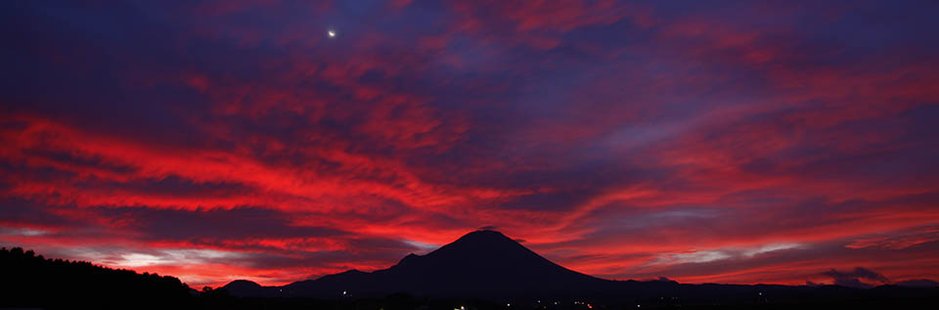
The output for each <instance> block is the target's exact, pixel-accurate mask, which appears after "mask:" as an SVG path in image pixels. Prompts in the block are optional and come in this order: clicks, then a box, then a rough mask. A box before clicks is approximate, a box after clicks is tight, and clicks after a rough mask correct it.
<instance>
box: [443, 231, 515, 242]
mask: <svg viewBox="0 0 939 310" xmlns="http://www.w3.org/2000/svg"><path fill="white" fill-rule="evenodd" d="M464 239H473V240H487V241H488V240H492V241H506V240H507V241H512V242H515V240H512V239H511V238H509V237H508V236H506V235H504V234H502V233H501V232H498V231H495V230H491V229H480V230H475V231H471V232H469V233H467V234H465V235H463V236H462V237H460V239H457V241H460V240H464Z"/></svg>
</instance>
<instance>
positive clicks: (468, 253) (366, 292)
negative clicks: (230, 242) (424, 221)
mask: <svg viewBox="0 0 939 310" xmlns="http://www.w3.org/2000/svg"><path fill="white" fill-rule="evenodd" d="M622 283H623V282H618V281H610V280H605V279H600V278H595V277H592V276H589V275H585V274H582V273H579V272H576V271H573V270H570V269H567V268H564V267H562V266H560V265H558V264H555V263H553V262H551V261H549V260H547V259H545V258H544V257H541V256H540V255H538V254H536V253H535V252H532V251H531V250H529V249H528V248H526V247H524V246H522V245H521V244H519V243H518V242H517V241H515V240H512V239H511V238H509V237H507V236H505V235H503V234H502V233H500V232H497V231H493V230H477V231H474V232H471V233H468V234H466V235H464V236H462V237H460V238H459V239H457V240H456V241H454V242H452V243H450V244H447V245H444V246H443V247H440V248H439V249H437V250H434V251H433V252H430V253H428V254H426V255H415V254H409V255H407V256H405V257H404V258H403V259H401V261H399V262H398V263H397V264H395V265H394V266H392V267H390V268H388V269H383V270H378V271H374V272H362V271H358V270H350V271H346V272H343V273H339V274H333V275H327V276H323V277H321V278H318V279H315V280H306V281H300V282H295V283H292V284H289V285H286V286H283V287H261V286H259V285H256V284H253V283H252V284H248V283H245V281H238V282H237V283H236V282H232V283H230V284H228V285H226V286H225V287H223V288H224V289H227V290H229V292H230V293H231V294H233V295H239V296H254V297H272V296H303V297H336V296H340V297H341V296H379V295H387V294H392V293H409V294H416V295H428V296H477V297H479V296H515V297H518V296H529V295H552V296H556V295H570V294H580V295H583V294H587V293H602V292H605V291H609V290H612V289H615V288H616V287H619V286H621V284H622ZM660 284H669V283H668V282H663V283H660ZM672 284H674V283H672Z"/></svg>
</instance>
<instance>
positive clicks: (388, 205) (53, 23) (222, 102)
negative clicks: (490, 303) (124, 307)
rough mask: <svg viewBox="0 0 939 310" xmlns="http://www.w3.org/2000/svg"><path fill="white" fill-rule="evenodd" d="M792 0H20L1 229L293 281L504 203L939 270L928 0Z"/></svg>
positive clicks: (635, 247)
mask: <svg viewBox="0 0 939 310" xmlns="http://www.w3.org/2000/svg"><path fill="white" fill-rule="evenodd" d="M777 5H779V6H777ZM784 5H785V4H784V3H779V4H775V5H774V4H759V5H757V4H754V3H742V4H737V5H735V6H727V7H700V5H695V6H692V5H689V6H688V7H686V8H683V7H680V6H677V5H674V6H670V5H667V4H663V3H657V2H648V3H643V2H639V3H632V4H628V5H626V4H623V3H620V2H614V1H545V2H539V1H525V2H518V3H514V4H511V3H506V2H503V1H482V2H475V1H474V2H455V3H448V4H435V5H432V4H429V3H421V2H419V1H418V2H413V3H412V2H411V1H393V3H390V4H387V5H385V4H380V5H377V6H366V5H359V4H351V3H343V2H337V3H328V2H323V3H320V4H315V5H309V4H300V3H291V2H281V1H242V0H239V1H207V2H201V3H200V4H198V5H195V6H192V7H177V6H174V5H171V4H167V3H162V2H154V3H149V4H146V5H144V4H138V5H132V4H115V3H112V4H109V5H103V4H95V3H68V2H66V3H62V4H59V5H52V4H40V3H28V4H24V5H22V6H20V7H17V8H16V9H15V10H13V9H11V10H4V11H7V12H12V14H8V15H11V16H9V18H4V19H3V20H4V21H3V23H10V25H6V24H5V26H8V27H5V28H6V29H28V31H24V33H25V35H23V36H19V37H13V38H10V39H8V40H10V41H11V42H7V43H8V44H5V45H9V46H10V49H11V52H10V53H8V55H6V56H3V60H2V61H3V62H4V64H5V65H6V66H5V67H7V68H13V70H11V72H12V73H9V72H8V73H4V74H6V77H10V76H11V75H15V78H9V79H5V81H9V83H7V82H4V83H6V84H9V85H4V87H3V88H2V89H0V108H2V110H0V145H2V147H0V172H2V176H0V245H3V246H6V247H10V246H21V247H26V248H31V249H35V250H37V251H38V252H39V253H41V254H45V255H47V256H52V257H63V258H69V259H81V260H90V261H93V262H96V263H101V264H104V265H107V266H111V267H119V268H129V269H134V270H138V271H148V272H158V273H161V274H169V275H174V276H177V277H180V278H181V279H182V280H183V281H185V282H187V283H189V284H190V285H192V286H202V285H210V286H217V285H222V284H224V283H226V282H228V281H231V280H234V279H249V280H253V281H257V282H259V283H262V284H265V285H277V284H285V283H289V282H292V281H297V280H302V279H306V278H309V277H315V276H319V275H324V274H329V273H335V272H341V271H344V270H347V269H351V268H356V269H361V270H375V269H381V268H385V267H388V266H390V265H392V264H394V263H395V262H397V261H398V260H399V259H400V258H401V257H403V256H404V255H407V254H408V253H410V252H415V253H426V252H427V251H429V250H430V249H433V248H435V247H437V246H440V245H443V244H445V243H447V242H450V241H452V240H454V239H456V238H458V237H459V236H460V235H462V234H464V233H466V232H468V231H471V230H474V229H476V228H479V227H484V226H492V227H496V229H498V230H500V231H502V232H504V233H505V234H507V235H509V236H510V237H513V238H518V239H522V240H524V244H525V245H526V246H528V247H530V248H531V249H533V250H534V251H536V252H538V253H540V254H542V255H544V256H546V257H547V258H549V259H551V260H553V261H555V262H557V263H559V264H561V265H564V266H566V267H568V268H571V269H574V270H577V271H580V272H584V273H587V274H591V275H595V276H598V277H604V278H612V279H650V278H657V277H660V276H664V277H669V278H672V279H675V280H678V281H681V282H692V283H700V282H722V283H782V284H804V283H806V282H807V281H812V282H821V283H830V282H831V281H832V279H831V277H830V276H826V275H825V272H826V271H829V270H832V269H837V270H852V269H854V268H857V267H862V268H866V269H870V270H874V271H876V272H877V273H880V274H883V275H884V276H885V277H886V278H888V279H889V280H890V281H903V280H910V279H933V280H939V269H937V268H935V267H936V266H939V208H937V203H939V166H937V160H936V158H939V144H937V143H936V138H935V137H936V136H937V135H939V122H936V120H937V119H939V106H937V103H939V91H937V87H936V85H939V70H936V68H939V66H937V65H939V57H937V56H936V55H939V46H936V44H935V43H932V42H930V40H927V39H926V38H927V37H930V34H929V33H927V32H926V30H923V29H937V28H939V27H932V26H937V25H927V24H929V23H932V24H935V23H936V22H935V19H933V18H931V16H929V15H928V14H926V13H925V12H929V11H930V10H922V9H915V8H904V7H902V6H897V5H895V6H891V7H889V8H883V7H879V6H878V5H876V4H867V5H861V4H851V5H835V4H832V3H818V4H807V5H805V7H801V8H799V9H795V8H790V7H784ZM912 11H917V12H922V13H913V12H912ZM900 13H902V14H903V16H905V17H904V18H901V19H898V18H893V17H892V16H895V14H900ZM4 14H7V13H4ZM873 21H876V22H873ZM64 25H68V27H66V26H64ZM326 31H336V33H337V34H338V35H336V36H335V37H333V36H327V35H325V34H326ZM865 33H866V34H868V35H864V34H865ZM933 35H934V34H933Z"/></svg>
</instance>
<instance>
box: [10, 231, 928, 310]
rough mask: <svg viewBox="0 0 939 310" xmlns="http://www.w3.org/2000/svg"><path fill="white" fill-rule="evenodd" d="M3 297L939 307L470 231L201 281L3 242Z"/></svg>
mask: <svg viewBox="0 0 939 310" xmlns="http://www.w3.org/2000/svg"><path fill="white" fill-rule="evenodd" d="M0 275H2V280H0V281H2V296H0V308H3V307H10V308H12V307H18V308H20V307H32V308H47V309H76V308H82V309H90V308H97V309H134V308H138V309H139V308H146V309H448V310H449V309H461V308H462V309H636V308H640V309H794V308H798V309H939V288H937V287H936V286H935V282H931V281H928V280H924V281H918V282H915V283H917V284H919V285H918V286H908V285H882V286H877V287H872V288H852V287H843V286H833V285H812V286H783V285H726V284H680V283H678V282H675V281H671V280H668V279H664V278H663V279H660V280H654V281H632V280H630V281H612V280H605V279H600V278H596V277H592V276H588V275H585V274H582V273H578V272H575V271H572V270H569V269H567V268H564V267H562V266H559V265H557V264H554V263H552V262H551V261H548V260H547V259H545V258H543V257H541V256H539V255H538V254H536V253H534V252H532V251H531V250H529V249H527V248H525V247H524V246H522V245H521V244H519V243H518V242H516V241H514V240H512V239H510V238H508V237H506V236H505V235H503V234H501V233H499V232H495V231H489V230H480V231H476V232H472V233H469V234H467V235H465V236H463V237H461V238H460V239H458V240H456V241H454V242H453V243H450V244H448V245H445V246H443V247H441V248H439V249H437V250H435V251H433V252H431V253H428V254H426V255H414V254H411V255H408V256H406V257H404V258H403V259H402V260H401V261H400V262H398V263H397V264H395V265H394V266H392V267H390V268H388V269H384V270H378V271H374V272H362V271H357V270H350V271H347V272H343V273H339V274H334V275H328V276H323V277H320V278H318V279H313V280H306V281H300V282H295V283H292V284H288V285H285V286H279V287H265V286H261V285H258V284H257V283H254V282H250V281H244V280H238V281H233V282H231V283H229V284H227V285H225V286H223V287H221V288H219V289H214V290H213V289H210V288H204V289H202V290H198V291H197V290H194V289H192V288H190V287H188V286H187V285H185V284H184V283H182V282H181V281H180V280H179V279H177V278H174V277H170V276H160V275H156V274H148V273H143V274H138V273H136V272H134V271H129V270H116V269H110V268H105V267H102V266H97V265H94V264H91V263H88V262H76V261H66V260H61V259H47V258H44V257H43V256H41V255H36V254H35V253H33V252H32V251H24V250H22V249H20V248H13V249H9V250H8V249H3V250H2V251H0Z"/></svg>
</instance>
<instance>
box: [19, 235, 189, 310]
mask: <svg viewBox="0 0 939 310" xmlns="http://www.w3.org/2000/svg"><path fill="white" fill-rule="evenodd" d="M0 278H2V280H0V286H2V287H3V289H2V296H3V297H2V298H0V307H33V306H43V307H47V308H74V307H76V306H77V305H80V306H84V307H93V308H125V309H130V308H160V307H165V306H176V305H180V304H188V303H190V302H191V301H192V300H191V299H192V294H191V289H190V288H189V287H188V286H186V285H185V284H183V283H182V282H180V281H179V279H177V278H174V277H170V276H160V275H157V274H150V273H143V274H139V273H136V272H134V271H130V270H118V269H111V268H105V267H101V266H96V265H93V264H91V263H88V262H79V261H68V260H62V259H46V258H44V257H43V256H41V255H36V254H35V253H34V252H33V251H24V250H23V249H22V248H12V249H6V248H2V249H0Z"/></svg>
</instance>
